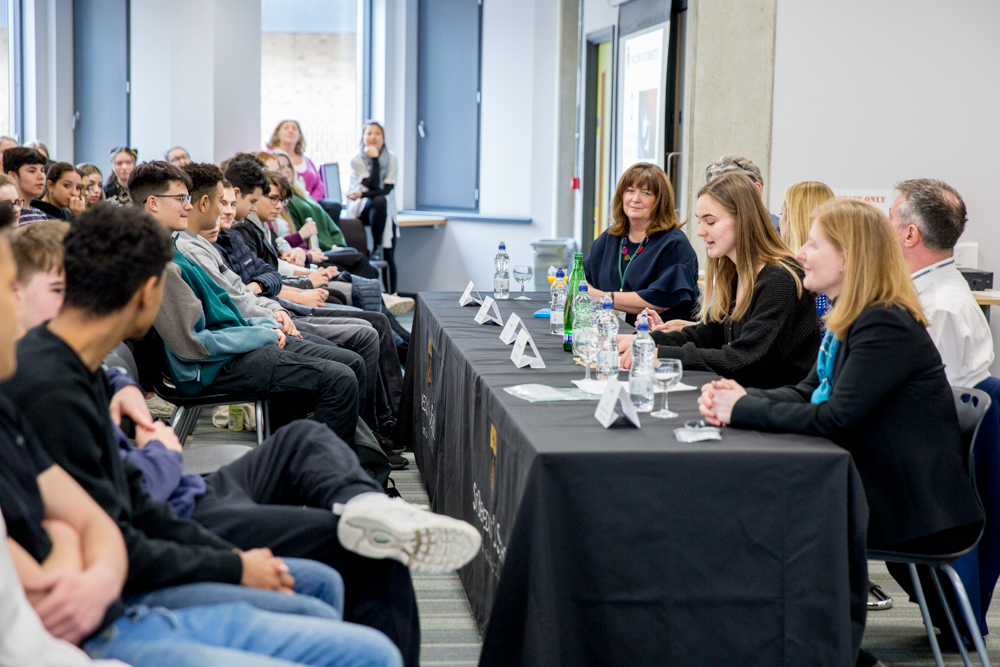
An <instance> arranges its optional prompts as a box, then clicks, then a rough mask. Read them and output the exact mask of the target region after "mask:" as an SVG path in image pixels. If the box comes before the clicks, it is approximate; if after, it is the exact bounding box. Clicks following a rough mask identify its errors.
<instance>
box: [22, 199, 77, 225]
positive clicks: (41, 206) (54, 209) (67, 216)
mask: <svg viewBox="0 0 1000 667" xmlns="http://www.w3.org/2000/svg"><path fill="white" fill-rule="evenodd" d="M31 205H32V206H34V207H35V208H37V209H38V210H39V211H41V212H42V213H44V214H45V215H47V216H49V217H50V218H52V219H53V220H65V221H66V222H69V221H70V220H72V219H73V214H72V213H70V212H69V209H68V208H59V207H58V206H56V205H55V204H50V203H48V202H47V201H43V200H41V199H32V200H31Z"/></svg>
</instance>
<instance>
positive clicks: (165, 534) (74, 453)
mask: <svg viewBox="0 0 1000 667" xmlns="http://www.w3.org/2000/svg"><path fill="white" fill-rule="evenodd" d="M17 369H18V370H17V374H16V375H15V376H14V378H13V379H12V380H10V381H8V382H6V383H4V384H3V385H0V391H3V393H4V394H5V395H6V396H7V397H9V398H10V399H11V400H12V401H13V402H14V404H15V405H17V407H18V408H19V409H20V410H21V411H22V412H23V413H24V415H25V417H27V420H28V422H29V423H30V424H31V427H32V428H33V429H34V431H35V433H36V434H37V435H38V439H39V440H40V442H41V444H42V446H43V447H44V448H45V450H46V451H47V452H48V454H49V456H51V457H52V459H53V461H55V462H56V463H58V464H59V465H60V466H62V467H63V468H64V469H65V470H66V472H68V473H69V474H70V475H72V476H73V478H75V479H76V481H77V482H79V483H80V485H81V486H82V487H83V488H84V490H86V491H87V493H89V494H90V495H91V497H92V498H93V499H94V500H96V501H97V504H98V505H100V506H101V507H103V508H104V511H105V512H107V513H108V515H110V516H111V518H112V519H114V520H115V522H116V523H117V524H118V526H119V527H120V528H121V529H122V534H123V536H124V538H125V547H126V549H127V550H128V562H129V567H128V580H127V581H126V582H125V591H124V592H125V594H126V595H130V594H134V593H141V592H145V591H149V590H153V589H156V588H163V587H164V586H173V585H176V584H185V583H191V582H197V581H217V582H223V583H239V581H240V579H241V578H242V574H243V568H242V564H241V562H240V557H239V555H238V554H236V553H234V552H233V551H232V549H233V546H232V545H231V544H229V543H228V542H226V541H225V540H223V539H221V538H219V537H217V536H216V535H214V534H213V533H211V532H209V531H207V530H206V529H204V528H202V527H201V526H200V525H198V524H197V523H195V522H194V521H190V520H186V519H179V518H177V515H176V514H175V513H174V510H173V509H172V508H171V507H170V505H168V504H166V503H160V502H156V501H154V500H153V499H152V498H150V497H149V494H147V493H146V491H145V490H144V489H143V485H142V471H140V470H139V468H137V467H135V466H134V465H132V464H131V463H129V462H128V461H122V460H121V457H120V455H119V454H118V443H117V440H116V438H115V432H114V427H113V425H112V421H111V416H110V413H109V412H108V408H109V399H108V393H107V386H106V382H107V378H106V376H105V375H104V371H102V370H98V371H97V372H96V373H92V372H91V371H90V369H89V368H87V367H86V366H85V365H84V364H83V361H81V360H80V357H78V356H77V355H76V353H75V352H74V351H73V350H72V348H70V347H69V346H68V345H66V343H64V342H63V341H62V339H60V338H59V337H58V336H56V335H54V334H52V333H51V332H50V331H49V330H48V329H47V328H46V327H45V325H42V326H39V327H35V328H34V329H32V330H31V331H29V332H28V334H27V335H26V336H25V337H24V339H22V340H21V342H20V343H19V344H18V346H17Z"/></svg>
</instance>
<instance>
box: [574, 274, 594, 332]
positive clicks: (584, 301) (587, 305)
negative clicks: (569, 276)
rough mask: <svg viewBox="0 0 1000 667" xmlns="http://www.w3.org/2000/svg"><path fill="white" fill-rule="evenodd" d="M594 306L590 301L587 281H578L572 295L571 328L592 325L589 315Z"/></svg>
mask: <svg viewBox="0 0 1000 667" xmlns="http://www.w3.org/2000/svg"><path fill="white" fill-rule="evenodd" d="M593 309H594V307H593V305H591V302H590V292H588V291H587V283H580V286H579V287H578V288H577V290H576V296H575V297H573V328H574V329H583V328H584V327H592V326H594V318H593V316H592V315H591V312H592V311H593Z"/></svg>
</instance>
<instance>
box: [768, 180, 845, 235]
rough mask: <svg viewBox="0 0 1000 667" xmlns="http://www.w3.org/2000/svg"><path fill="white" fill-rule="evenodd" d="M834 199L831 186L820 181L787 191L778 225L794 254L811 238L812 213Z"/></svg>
mask: <svg viewBox="0 0 1000 667" xmlns="http://www.w3.org/2000/svg"><path fill="white" fill-rule="evenodd" d="M833 198H834V194H833V190H831V189H830V186H828V185H827V184H826V183H820V182H819V181H801V182H799V183H796V184H795V185H793V186H792V187H790V188H788V189H787V190H785V199H784V201H782V202H781V217H780V218H779V222H778V224H779V226H780V229H781V240H782V241H784V242H785V245H787V246H788V247H789V249H790V250H791V251H792V252H798V251H799V248H801V247H802V246H803V244H805V242H806V240H807V239H808V238H809V227H811V226H812V212H813V211H815V210H816V208H817V207H818V206H819V205H820V204H822V203H824V202H826V201H828V200H830V199H833Z"/></svg>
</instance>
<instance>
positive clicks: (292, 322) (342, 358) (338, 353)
mask: <svg viewBox="0 0 1000 667" xmlns="http://www.w3.org/2000/svg"><path fill="white" fill-rule="evenodd" d="M182 172H183V173H184V174H186V175H187V177H188V179H189V180H188V184H189V187H190V190H191V198H192V203H191V208H190V210H189V211H188V212H187V229H185V230H184V231H182V232H180V233H179V234H178V235H177V237H176V240H175V244H176V248H177V250H178V251H179V252H181V253H183V254H184V255H185V256H186V257H187V258H188V259H190V260H191V261H193V262H194V263H195V264H197V265H198V266H199V267H201V269H202V270H203V271H204V272H205V273H206V274H207V275H208V276H209V278H211V279H212V281H214V282H215V284H216V285H218V286H219V287H221V288H222V289H223V290H225V291H226V293H227V294H228V296H229V298H230V299H231V300H232V302H233V304H234V305H235V306H236V308H237V310H239V312H240V314H241V315H242V316H243V317H244V318H246V319H247V321H250V320H253V319H255V318H262V319H269V320H273V321H274V322H275V324H276V325H279V326H280V327H281V328H282V331H284V333H285V334H286V335H288V336H292V337H295V338H303V337H305V338H306V339H307V340H310V341H312V342H314V343H318V344H320V345H325V344H326V343H327V342H329V343H332V344H333V345H334V346H336V347H335V349H334V350H331V351H329V356H327V357H326V358H328V359H332V360H334V361H339V362H340V363H343V364H346V365H348V366H350V365H352V364H353V363H354V361H355V355H360V356H361V358H362V359H363V360H364V368H365V371H364V373H362V374H361V375H359V376H358V386H359V388H360V391H361V395H362V396H363V397H364V403H363V404H362V407H361V416H362V418H364V419H365V420H366V421H369V422H371V423H372V424H374V423H375V387H376V384H377V379H376V376H377V374H378V367H379V366H378V354H379V344H378V333H377V332H376V331H375V329H374V328H373V327H372V326H371V325H370V324H368V322H365V321H364V320H359V319H355V318H347V317H314V316H306V315H292V314H290V313H289V312H288V311H287V310H285V309H284V308H283V307H282V305H281V304H280V303H278V301H276V300H274V299H269V298H267V297H266V296H259V295H257V294H255V293H254V292H253V291H252V290H251V289H250V288H249V287H247V286H246V285H244V284H243V281H242V280H241V279H240V276H239V275H237V274H236V273H234V272H233V271H230V270H229V268H228V267H227V266H226V264H225V262H224V260H223V258H222V256H221V255H220V254H219V250H218V249H217V248H216V247H215V246H213V245H212V243H211V241H210V240H208V239H206V238H203V237H202V236H200V234H201V233H202V232H206V233H209V234H211V233H214V232H215V230H216V229H217V227H218V222H219V214H220V206H219V200H220V199H221V197H222V180H223V178H222V172H221V171H220V170H219V168H218V167H216V166H215V165H214V164H199V163H194V162H192V163H190V164H188V165H186V166H185V167H184V169H183V170H182ZM300 329H301V333H300ZM337 348H343V349H337ZM348 350H349V351H350V352H352V353H354V354H349V353H347V351H348Z"/></svg>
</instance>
